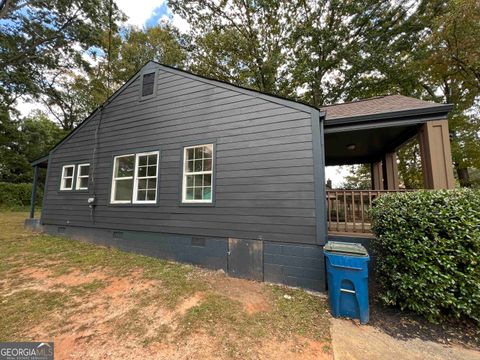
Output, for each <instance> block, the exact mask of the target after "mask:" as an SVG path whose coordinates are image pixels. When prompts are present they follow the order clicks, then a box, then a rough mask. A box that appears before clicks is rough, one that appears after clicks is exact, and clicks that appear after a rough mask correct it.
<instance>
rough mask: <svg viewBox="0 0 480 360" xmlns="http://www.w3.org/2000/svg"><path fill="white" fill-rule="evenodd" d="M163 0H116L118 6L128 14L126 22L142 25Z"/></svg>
mask: <svg viewBox="0 0 480 360" xmlns="http://www.w3.org/2000/svg"><path fill="white" fill-rule="evenodd" d="M164 2H165V0H116V1H115V3H116V4H117V6H118V8H119V9H120V10H122V11H123V12H124V13H125V15H127V16H128V20H127V23H128V24H131V25H136V26H138V27H140V28H141V27H143V26H144V25H145V22H146V21H147V20H148V19H150V17H151V16H152V14H153V12H154V10H155V9H156V8H158V7H160V6H162V4H163V3H164Z"/></svg>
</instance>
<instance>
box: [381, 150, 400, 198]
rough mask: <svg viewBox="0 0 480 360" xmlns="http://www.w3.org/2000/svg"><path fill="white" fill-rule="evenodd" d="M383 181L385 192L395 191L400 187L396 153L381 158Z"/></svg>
mask: <svg viewBox="0 0 480 360" xmlns="http://www.w3.org/2000/svg"><path fill="white" fill-rule="evenodd" d="M382 163H383V176H384V177H383V180H384V182H385V184H384V189H385V190H397V189H398V188H399V187H400V180H399V179H398V167H397V153H395V152H391V153H386V154H385V156H384V158H383V161H382Z"/></svg>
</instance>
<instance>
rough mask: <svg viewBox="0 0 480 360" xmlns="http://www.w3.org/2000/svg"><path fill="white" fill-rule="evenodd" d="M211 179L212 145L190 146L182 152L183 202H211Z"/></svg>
mask: <svg viewBox="0 0 480 360" xmlns="http://www.w3.org/2000/svg"><path fill="white" fill-rule="evenodd" d="M212 181H213V145H212V144H209V145H199V146H190V147H186V148H185V149H184V154H183V194H182V202H184V203H211V202H212V189H213V187H212Z"/></svg>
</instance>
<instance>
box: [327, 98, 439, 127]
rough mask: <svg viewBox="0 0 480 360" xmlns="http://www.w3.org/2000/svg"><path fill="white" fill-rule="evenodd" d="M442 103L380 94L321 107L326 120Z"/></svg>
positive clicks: (420, 107) (433, 105)
mask: <svg viewBox="0 0 480 360" xmlns="http://www.w3.org/2000/svg"><path fill="white" fill-rule="evenodd" d="M439 105H441V104H437V103H434V102H429V101H424V100H419V99H415V98H412V97H408V96H403V95H387V96H378V97H374V98H370V99H365V100H359V101H354V102H349V103H343V104H335V105H328V106H324V107H322V108H321V110H322V111H325V112H326V120H327V121H328V120H331V119H339V118H346V117H353V116H365V115H373V114H379V113H388V112H392V111H402V110H413V109H425V108H431V107H437V106H439Z"/></svg>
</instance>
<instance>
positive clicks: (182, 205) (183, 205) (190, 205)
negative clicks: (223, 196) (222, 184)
mask: <svg viewBox="0 0 480 360" xmlns="http://www.w3.org/2000/svg"><path fill="white" fill-rule="evenodd" d="M178 206H181V207H215V202H213V201H212V202H210V203H201V202H198V203H196V202H193V203H189V202H186V203H184V202H180V203H179V204H178Z"/></svg>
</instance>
